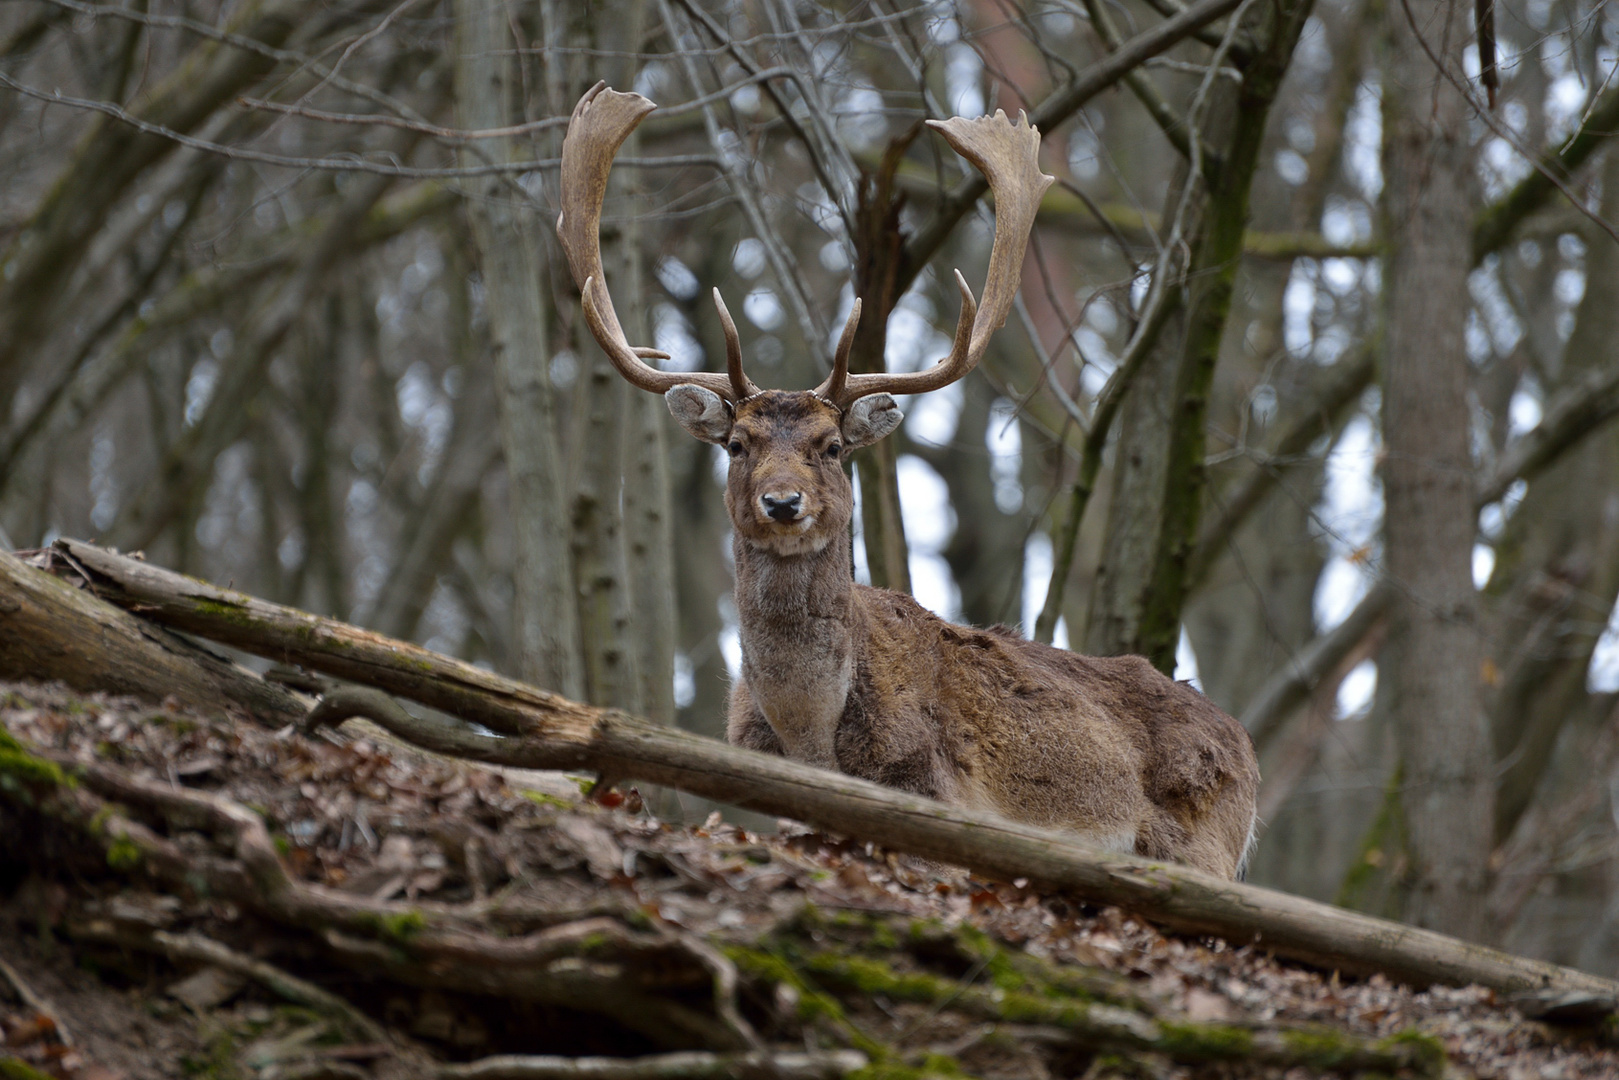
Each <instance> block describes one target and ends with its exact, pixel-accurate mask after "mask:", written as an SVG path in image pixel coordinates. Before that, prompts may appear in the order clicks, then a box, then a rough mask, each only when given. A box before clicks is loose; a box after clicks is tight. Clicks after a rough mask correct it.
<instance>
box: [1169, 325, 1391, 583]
mask: <svg viewBox="0 0 1619 1080" xmlns="http://www.w3.org/2000/svg"><path fill="white" fill-rule="evenodd" d="M1377 352H1378V343H1377V342H1375V341H1374V342H1369V343H1367V344H1365V345H1363V346H1362V347H1361V349H1360V350H1359V351H1358V352H1356V354H1355V356H1354V358H1353V359H1351V360H1350V361H1348V362H1347V363H1344V364H1341V365H1339V370H1338V371H1336V372H1335V373H1334V377H1333V379H1332V381H1331V382H1329V383H1328V384H1327V385H1326V386H1325V387H1324V388H1322V391H1321V394H1320V397H1318V398H1317V399H1316V400H1315V401H1314V402H1311V403H1310V405H1309V407H1308V408H1306V409H1304V410H1302V411H1301V412H1300V414H1299V418H1298V419H1297V421H1295V422H1294V424H1293V426H1292V427H1290V428H1289V429H1288V430H1287V431H1286V432H1285V433H1283V435H1282V437H1281V438H1280V439H1278V440H1277V442H1276V448H1275V449H1274V450H1272V451H1269V452H1268V453H1264V454H1258V453H1252V452H1250V456H1252V457H1253V458H1254V465H1255V468H1254V471H1253V472H1251V473H1249V474H1248V475H1247V476H1246V477H1244V478H1243V479H1242V481H1241V482H1240V483H1239V484H1238V485H1237V486H1236V487H1235V489H1234V490H1232V491H1231V492H1230V494H1229V495H1228V496H1226V497H1225V498H1224V499H1223V500H1222V502H1223V504H1224V505H1223V506H1221V508H1220V516H1219V517H1218V518H1216V519H1215V520H1214V521H1212V522H1210V523H1209V527H1208V528H1206V529H1204V530H1203V534H1202V536H1200V537H1199V538H1198V542H1197V547H1196V548H1195V549H1193V551H1192V558H1191V560H1190V562H1189V563H1188V565H1187V570H1186V579H1187V587H1188V588H1194V587H1196V585H1197V583H1198V582H1200V581H1201V580H1202V579H1203V576H1204V575H1205V574H1207V573H1208V570H1209V567H1210V566H1211V565H1213V563H1214V560H1215V559H1216V558H1218V557H1219V555H1220V552H1221V551H1223V550H1224V549H1225V546H1226V544H1227V542H1228V541H1230V539H1231V537H1232V535H1233V534H1235V533H1236V531H1237V530H1238V529H1239V528H1241V527H1242V524H1243V522H1245V521H1247V520H1248V516H1249V515H1250V514H1251V513H1253V510H1254V508H1255V507H1257V506H1258V505H1259V504H1260V502H1262V501H1263V500H1264V498H1265V496H1266V495H1269V494H1270V493H1271V491H1272V490H1274V489H1275V487H1276V484H1277V481H1279V480H1280V479H1281V476H1282V472H1283V470H1284V469H1285V468H1286V467H1287V466H1288V465H1289V464H1291V463H1292V462H1293V461H1295V460H1296V459H1297V458H1298V457H1299V455H1301V454H1303V453H1304V452H1305V451H1306V450H1308V449H1309V447H1310V444H1311V443H1313V442H1314V441H1315V440H1316V439H1318V438H1320V437H1321V433H1322V432H1323V431H1329V432H1330V431H1332V430H1334V428H1335V427H1336V426H1337V418H1338V416H1339V414H1341V413H1342V412H1343V411H1344V409H1346V408H1348V407H1349V405H1351V404H1352V403H1353V402H1354V401H1356V400H1357V399H1358V398H1359V397H1360V395H1361V393H1362V392H1363V391H1364V390H1365V389H1366V388H1367V387H1368V386H1370V385H1371V384H1372V378H1373V376H1374V375H1375V374H1376V373H1377Z"/></svg>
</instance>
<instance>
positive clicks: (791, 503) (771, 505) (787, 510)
mask: <svg viewBox="0 0 1619 1080" xmlns="http://www.w3.org/2000/svg"><path fill="white" fill-rule="evenodd" d="M803 502H804V496H802V495H800V494H799V493H798V492H796V491H795V492H793V493H792V494H791V495H761V496H759V504H760V505H761V506H763V507H764V508H765V513H767V514H769V515H770V517H771V518H772V519H773V520H775V521H792V520H793V519H794V518H796V517H797V516H798V508H799V506H800V505H802V504H803Z"/></svg>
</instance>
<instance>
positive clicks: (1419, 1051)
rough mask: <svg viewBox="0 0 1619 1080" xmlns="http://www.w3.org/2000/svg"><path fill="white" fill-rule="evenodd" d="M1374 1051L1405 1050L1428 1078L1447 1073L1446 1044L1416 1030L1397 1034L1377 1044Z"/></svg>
mask: <svg viewBox="0 0 1619 1080" xmlns="http://www.w3.org/2000/svg"><path fill="white" fill-rule="evenodd" d="M1374 1049H1377V1050H1381V1051H1383V1052H1384V1053H1391V1052H1398V1051H1400V1050H1404V1051H1405V1052H1406V1053H1407V1054H1409V1055H1410V1056H1411V1058H1412V1059H1413V1064H1414V1065H1415V1066H1416V1067H1417V1068H1418V1069H1420V1070H1422V1072H1423V1073H1424V1074H1425V1075H1428V1076H1439V1075H1440V1074H1441V1073H1443V1072H1444V1071H1445V1061H1446V1057H1445V1044H1444V1043H1442V1042H1440V1041H1439V1040H1438V1039H1436V1038H1434V1037H1433V1036H1432V1035H1429V1034H1428V1033H1427V1032H1424V1031H1418V1030H1417V1029H1416V1028H1406V1029H1405V1030H1404V1031H1399V1032H1395V1033H1394V1034H1393V1035H1390V1036H1389V1037H1388V1038H1386V1039H1383V1040H1381V1041H1380V1042H1378V1043H1376V1044H1375V1046H1374Z"/></svg>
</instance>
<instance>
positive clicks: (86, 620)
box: [0, 551, 308, 727]
mask: <svg viewBox="0 0 1619 1080" xmlns="http://www.w3.org/2000/svg"><path fill="white" fill-rule="evenodd" d="M56 558H58V559H60V558H61V556H60V555H58V556H56ZM66 569H67V570H68V571H71V570H72V566H71V561H70V562H69V564H68V566H67V567H66ZM0 620H3V622H4V627H5V632H4V633H0V678H7V679H35V680H55V681H58V682H64V683H66V684H67V685H69V686H71V687H74V688H75V689H78V690H99V691H104V692H107V693H113V694H134V695H136V696H139V697H145V698H150V699H152V700H153V701H162V700H163V699H164V698H166V697H170V696H172V697H174V698H175V699H177V700H178V701H179V702H181V703H182V704H184V705H189V706H191V707H193V708H201V709H207V710H216V709H218V708H219V706H220V705H221V704H225V705H227V706H236V707H238V708H240V709H241V710H243V711H244V712H246V713H248V714H250V715H252V716H253V718H254V719H256V720H258V721H259V722H261V723H265V724H270V725H272V726H275V727H281V726H283V725H285V724H287V723H290V722H292V721H294V720H297V719H299V718H300V717H301V716H302V715H303V714H304V713H305V712H306V711H307V710H308V705H307V703H306V702H304V701H303V700H302V699H300V698H299V697H298V696H297V695H296V694H293V693H291V692H289V691H288V690H287V689H286V688H285V687H281V686H276V685H275V684H273V683H267V682H265V681H264V680H263V679H260V678H259V677H258V676H256V675H254V674H253V673H252V672H250V671H247V670H245V669H243V668H241V667H238V666H237V665H236V664H233V663H231V662H230V661H229V660H226V659H224V658H223V657H220V656H216V655H215V654H213V653H211V652H208V651H207V650H206V649H202V648H199V647H198V646H196V645H194V644H192V643H191V642H189V641H185V640H183V639H182V638H180V637H179V636H178V635H176V634H173V633H170V632H169V631H168V630H165V629H163V628H162V627H160V626H154V625H153V624H152V623H151V622H149V621H146V620H143V619H138V618H135V617H133V616H132V615H129V614H127V613H125V612H122V611H119V610H118V609H117V608H114V607H111V606H109V605H107V604H102V603H99V602H98V601H97V600H96V598H95V596H94V590H91V591H90V592H85V591H83V590H80V589H76V588H73V587H72V586H71V585H69V584H68V583H66V582H64V581H61V580H59V579H58V578H55V577H52V576H51V575H50V574H46V573H42V572H40V571H39V570H38V569H35V568H34V567H32V566H30V565H28V564H27V563H25V562H23V561H22V560H21V559H18V558H16V557H15V556H12V555H9V554H7V553H5V552H3V551H0Z"/></svg>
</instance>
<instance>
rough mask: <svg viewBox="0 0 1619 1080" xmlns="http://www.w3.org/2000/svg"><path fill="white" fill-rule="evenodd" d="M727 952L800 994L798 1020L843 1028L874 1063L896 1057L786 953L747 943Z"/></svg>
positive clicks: (745, 967) (746, 970)
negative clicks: (858, 1023)
mask: <svg viewBox="0 0 1619 1080" xmlns="http://www.w3.org/2000/svg"><path fill="white" fill-rule="evenodd" d="M724 952H725V955H726V957H727V958H729V959H730V961H731V963H733V964H735V965H736V966H737V970H738V971H741V972H742V973H743V974H745V975H748V976H750V977H752V978H755V979H760V980H762V981H765V982H775V983H783V984H785V985H787V986H790V987H792V988H793V989H794V990H795V991H797V993H798V1019H799V1021H800V1022H802V1023H805V1024H813V1023H816V1022H819V1021H824V1022H826V1023H829V1024H831V1025H832V1026H833V1027H836V1028H837V1029H838V1030H839V1031H841V1032H842V1033H843V1035H844V1037H845V1038H847V1039H848V1040H849V1044H850V1045H851V1046H853V1047H854V1048H855V1049H856V1050H859V1051H860V1052H861V1053H863V1054H865V1055H866V1056H867V1057H869V1058H871V1059H872V1061H873V1062H874V1063H876V1062H886V1061H888V1060H889V1059H890V1058H891V1057H892V1052H891V1051H890V1050H889V1048H888V1047H887V1046H884V1045H883V1044H882V1043H880V1042H878V1041H877V1040H876V1039H873V1038H871V1037H870V1036H869V1035H867V1034H866V1033H865V1032H863V1031H861V1030H860V1029H859V1028H858V1027H856V1026H855V1025H854V1024H853V1023H852V1022H851V1021H850V1020H849V1017H848V1014H846V1013H845V1012H844V1011H843V1006H842V1005H841V1004H840V1003H839V1002H838V999H837V998H835V997H833V996H832V995H830V994H827V993H823V992H822V991H820V990H817V989H815V988H814V987H813V986H811V985H810V984H809V983H808V982H807V981H806V980H805V979H804V977H803V976H802V975H800V974H799V972H798V969H797V968H795V967H794V966H793V965H792V964H791V963H789V962H788V960H787V958H786V957H785V956H782V955H779V954H777V953H773V952H767V951H765V950H764V949H755V948H749V947H748V946H745V945H727V946H724Z"/></svg>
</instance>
